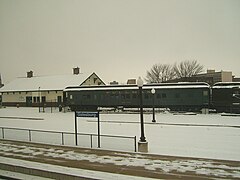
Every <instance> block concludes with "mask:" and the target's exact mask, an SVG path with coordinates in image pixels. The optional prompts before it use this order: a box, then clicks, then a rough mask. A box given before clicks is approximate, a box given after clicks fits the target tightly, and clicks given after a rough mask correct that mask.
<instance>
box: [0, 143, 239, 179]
mask: <svg viewBox="0 0 240 180" xmlns="http://www.w3.org/2000/svg"><path fill="white" fill-rule="evenodd" d="M0 151H1V154H2V153H3V154H4V155H8V156H9V155H10V156H11V155H14V156H19V153H20V152H21V157H25V158H26V157H29V158H34V156H36V155H39V154H41V155H43V156H44V157H46V158H54V159H57V158H61V159H64V160H76V161H89V162H93V163H100V164H113V165H117V166H128V167H131V166H132V167H140V168H141V167H142V168H144V169H146V170H151V171H155V170H161V171H163V172H165V173H171V172H181V173H186V172H196V174H199V175H206V176H209V175H212V174H214V175H215V176H217V177H234V178H240V167H236V166H235V167H234V166H233V167H232V166H228V165H222V164H218V163H216V162H212V161H206V160H204V159H202V160H200V159H199V160H194V159H176V160H171V159H164V160H160V159H152V158H148V157H145V156H142V155H140V154H127V155H125V154H124V153H121V154H118V153H115V154H116V156H113V155H111V156H109V155H104V156H98V155H96V154H88V153H81V152H75V151H71V150H62V149H58V148H56V149H55V148H42V147H31V146H23V145H22V146H18V145H14V144H7V143H0ZM22 154H23V155H22ZM0 160H1V163H5V164H11V165H14V166H18V165H21V166H24V167H27V168H31V167H34V168H35V169H36V168H38V169H41V170H47V171H49V170H51V171H54V172H61V173H64V174H68V173H71V175H75V176H83V175H84V177H88V178H94V177H95V178H96V177H98V179H99V178H100V179H111V178H112V179H115V178H114V176H115V177H118V178H121V179H123V178H124V177H125V178H126V177H128V179H130V178H129V177H130V176H124V175H117V174H116V175H114V174H111V173H100V172H94V171H85V170H84V171H82V169H76V168H67V167H61V166H55V165H54V166H53V165H49V164H45V165H42V164H41V163H32V162H27V163H26V162H25V161H22V160H18V161H14V160H11V159H10V160H9V158H7V159H6V158H2V157H0ZM87 172H91V173H87ZM89 175H91V176H89ZM109 176H110V177H109ZM135 179H138V177H136V178H135ZM142 179H143V178H142Z"/></svg>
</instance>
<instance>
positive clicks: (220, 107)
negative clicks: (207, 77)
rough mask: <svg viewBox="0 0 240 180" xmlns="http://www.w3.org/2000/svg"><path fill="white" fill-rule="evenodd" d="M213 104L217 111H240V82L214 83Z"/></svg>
mask: <svg viewBox="0 0 240 180" xmlns="http://www.w3.org/2000/svg"><path fill="white" fill-rule="evenodd" d="M212 106H213V108H215V109H216V110H217V112H227V113H240V82H229V83H225V82H221V83H216V84H214V85H213V87H212Z"/></svg>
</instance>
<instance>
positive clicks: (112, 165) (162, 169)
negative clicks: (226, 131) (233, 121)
mask: <svg viewBox="0 0 240 180" xmlns="http://www.w3.org/2000/svg"><path fill="white" fill-rule="evenodd" d="M0 156H1V157H8V158H14V159H19V160H27V161H31V162H37V163H44V164H45V165H47V164H49V165H57V166H61V167H71V168H74V169H86V170H94V171H101V172H109V173H115V174H123V175H129V177H130V176H139V177H146V178H147V177H148V178H158V179H216V178H219V179H240V162H239V161H225V160H224V161H223V160H211V159H199V158H186V157H174V156H161V155H150V154H140V153H126V152H117V151H106V150H96V149H84V148H76V147H66V146H52V145H45V144H34V143H27V142H16V141H7V140H0ZM0 164H1V162H0ZM2 167H3V166H2ZM70 173H71V172H70ZM70 179H71V178H70Z"/></svg>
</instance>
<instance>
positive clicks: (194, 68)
mask: <svg viewBox="0 0 240 180" xmlns="http://www.w3.org/2000/svg"><path fill="white" fill-rule="evenodd" d="M203 70H204V66H203V65H201V64H199V63H198V62H197V61H196V60H185V61H182V62H180V63H174V64H173V65H171V64H161V63H158V64H154V65H153V66H152V68H151V69H150V70H149V71H147V75H146V78H145V80H146V81H147V83H161V82H166V81H169V80H172V79H179V78H185V77H191V76H194V75H196V74H199V73H201V72H203Z"/></svg>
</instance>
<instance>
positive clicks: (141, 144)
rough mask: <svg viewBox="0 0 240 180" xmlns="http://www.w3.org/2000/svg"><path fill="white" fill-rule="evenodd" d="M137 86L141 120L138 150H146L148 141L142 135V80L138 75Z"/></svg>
mask: <svg viewBox="0 0 240 180" xmlns="http://www.w3.org/2000/svg"><path fill="white" fill-rule="evenodd" d="M137 86H138V88H139V106H140V122H141V137H140V140H139V142H138V150H139V151H140V152H148V143H147V141H146V138H145V135H144V121H143V98H142V87H143V80H142V79H141V77H139V78H138V80H137Z"/></svg>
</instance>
